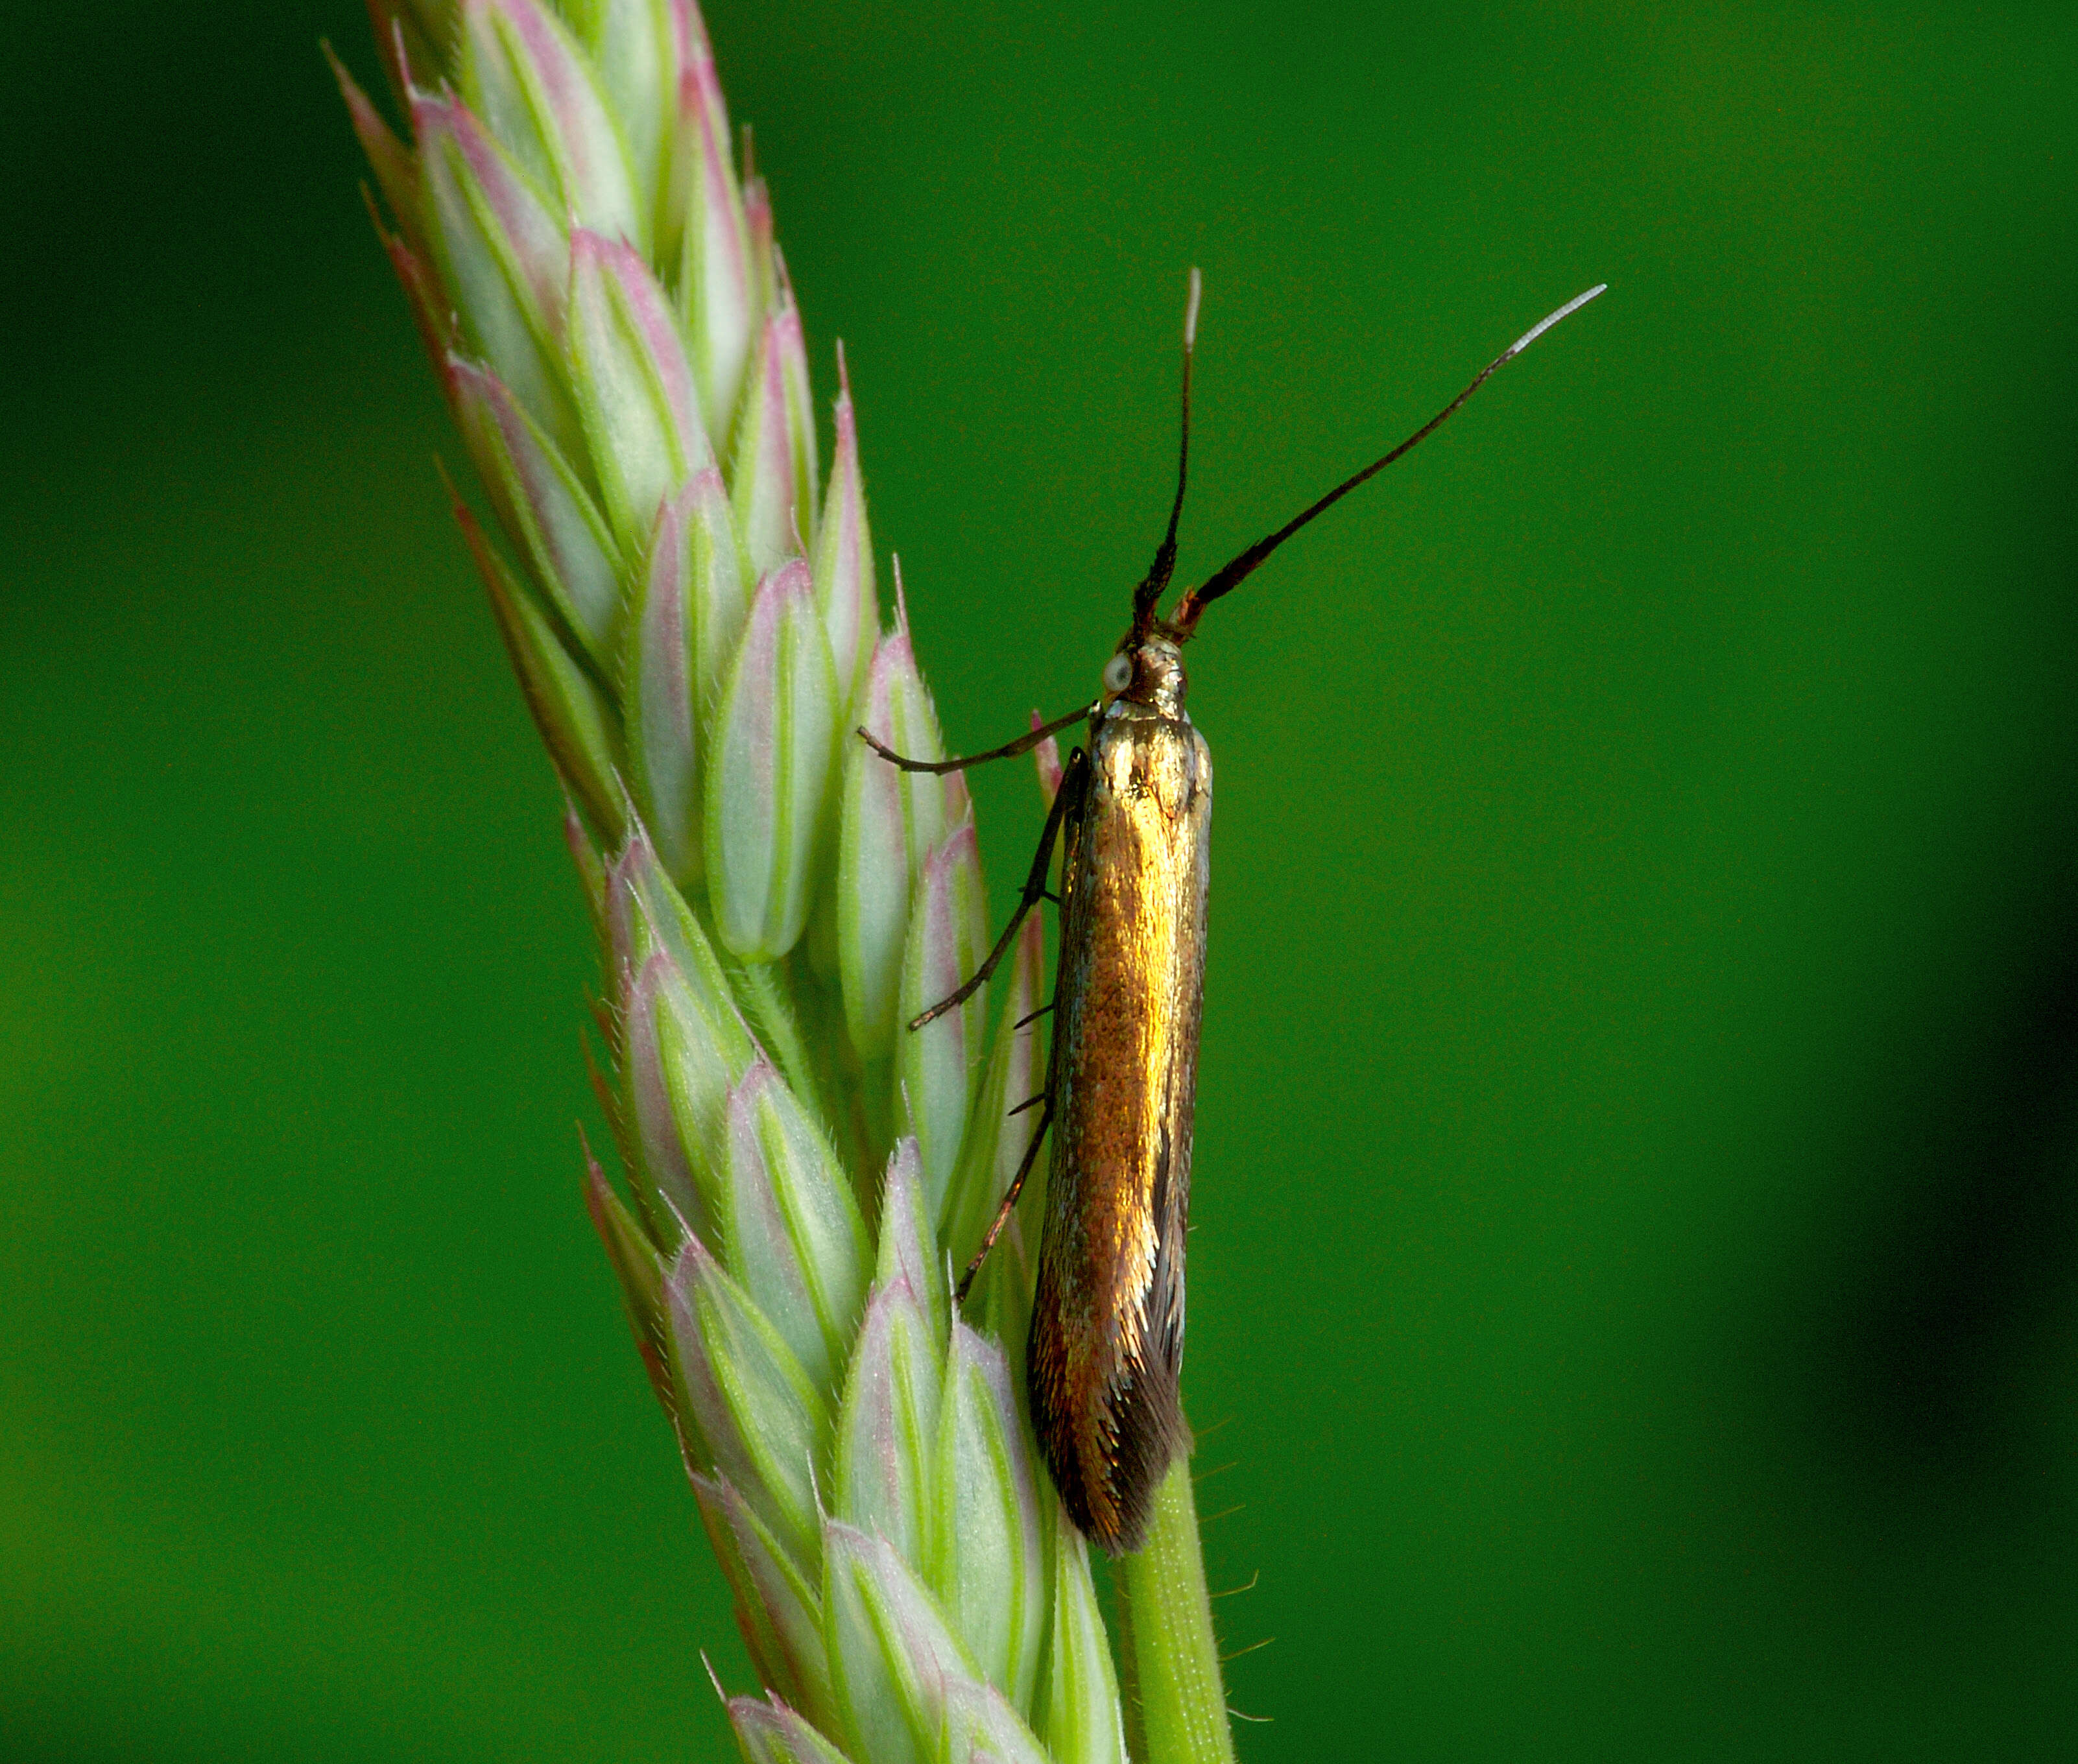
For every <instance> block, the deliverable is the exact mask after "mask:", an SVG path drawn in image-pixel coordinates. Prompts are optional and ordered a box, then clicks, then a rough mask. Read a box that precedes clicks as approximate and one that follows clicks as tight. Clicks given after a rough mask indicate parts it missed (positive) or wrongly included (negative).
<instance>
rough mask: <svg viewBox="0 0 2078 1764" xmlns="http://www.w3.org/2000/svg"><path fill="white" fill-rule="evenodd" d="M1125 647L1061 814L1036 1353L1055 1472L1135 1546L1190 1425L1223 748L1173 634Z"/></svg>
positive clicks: (1034, 1371)
mask: <svg viewBox="0 0 2078 1764" xmlns="http://www.w3.org/2000/svg"><path fill="white" fill-rule="evenodd" d="M1120 659H1125V660H1128V661H1129V662H1130V664H1131V665H1130V667H1129V669H1121V670H1119V672H1120V673H1125V674H1127V675H1129V679H1128V683H1127V685H1126V686H1125V690H1123V691H1121V692H1120V694H1118V695H1117V696H1116V697H1114V698H1111V699H1108V701H1107V702H1105V703H1104V704H1103V706H1102V707H1101V708H1100V711H1098V713H1097V715H1095V718H1094V719H1092V724H1091V732H1090V747H1089V755H1088V758H1087V761H1086V762H1085V763H1084V764H1083V765H1079V766H1078V767H1077V768H1076V778H1077V782H1076V784H1075V789H1076V791H1077V795H1076V798H1075V799H1074V801H1073V802H1072V803H1070V807H1069V809H1068V812H1067V818H1066V851H1065V853H1064V855H1063V857H1062V870H1061V960H1060V965H1059V971H1058V975H1057V977H1056V979H1055V983H1054V1040H1053V1057H1052V1060H1051V1061H1050V1063H1049V1069H1048V1074H1047V1083H1046V1094H1047V1095H1048V1097H1049V1099H1050V1107H1051V1111H1052V1113H1053V1116H1054V1156H1053V1161H1052V1165H1051V1168H1050V1171H1049V1182H1048V1186H1047V1191H1046V1226H1045V1232H1044V1233H1043V1235H1042V1236H1041V1239H1040V1251H1039V1284H1038V1291H1037V1295H1036V1297H1035V1299H1034V1303H1033V1324H1032V1337H1031V1341H1030V1343H1029V1349H1028V1354H1027V1362H1026V1365H1027V1378H1028V1380H1029V1390H1030V1394H1031V1401H1032V1413H1033V1421H1034V1425H1035V1427H1036V1428H1037V1432H1038V1434H1039V1441H1040V1445H1041V1448H1042V1449H1043V1450H1044V1452H1045V1456H1046V1461H1047V1466H1048V1468H1049V1470H1051V1471H1052V1472H1053V1475H1054V1487H1056V1488H1058V1489H1059V1490H1060V1491H1061V1495H1062V1501H1063V1502H1064V1503H1066V1507H1067V1509H1068V1512H1069V1516H1070V1517H1071V1518H1072V1519H1073V1520H1074V1522H1075V1524H1077V1525H1078V1526H1079V1527H1080V1528H1082V1530H1083V1532H1084V1533H1087V1535H1089V1536H1090V1537H1094V1538H1095V1539H1096V1540H1097V1541H1099V1542H1100V1543H1101V1544H1103V1545H1105V1546H1106V1547H1107V1548H1108V1549H1113V1550H1118V1549H1132V1548H1133V1547H1135V1546H1136V1545H1137V1543H1138V1541H1139V1540H1140V1537H1141V1534H1142V1533H1143V1532H1144V1531H1145V1527H1146V1520H1147V1507H1148V1503H1149V1501H1150V1499H1151V1498H1152V1496H1153V1495H1154V1489H1155V1487H1156V1486H1157V1484H1158V1483H1159V1482H1160V1480H1161V1476H1162V1470H1163V1469H1164V1468H1165V1467H1166V1466H1167V1464H1168V1462H1169V1461H1170V1457H1172V1456H1174V1455H1175V1453H1178V1452H1179V1451H1183V1450H1187V1449H1188V1445H1189V1440H1190V1435H1189V1432H1188V1430H1187V1428H1185V1426H1184V1424H1183V1409H1182V1407H1181V1405H1180V1403H1179V1400H1178V1393H1177V1381H1178V1379H1179V1376H1180V1375H1181V1374H1182V1371H1183V1232H1184V1226H1185V1221H1186V1219H1187V1216H1188V1213H1189V1211H1190V1199H1191V1125H1192V1121H1193V1119H1194V1116H1195V1113H1196V1108H1197V1077H1198V1017H1199V1005H1200V1000H1201V999H1202V997H1203V995H1204V972H1205V895H1206V885H1207V883H1208V881H1209V879H1210V876H1211V861H1212V753H1211V750H1210V749H1208V747H1207V746H1206V745H1205V740H1204V736H1201V735H1200V734H1199V733H1198V732H1197V731H1196V730H1195V728H1191V719H1190V718H1189V717H1188V716H1187V715H1185V713H1184V710H1183V694H1184V686H1185V682H1184V677H1183V661H1182V658H1181V657H1180V656H1179V654H1178V653H1177V648H1176V645H1175V643H1174V642H1173V641H1171V640H1169V639H1168V638H1166V637H1163V636H1156V635H1152V634H1150V636H1148V637H1147V638H1146V639H1145V640H1144V641H1143V642H1141V644H1139V645H1138V646H1137V648H1135V649H1134V650H1133V652H1131V653H1130V654H1129V655H1128V654H1127V653H1125V652H1121V656H1120ZM1116 677H1117V676H1116V675H1114V678H1116ZM1067 787H1068V779H1067V777H1066V774H1063V777H1062V789H1063V791H1064V792H1065V790H1066V788H1067Z"/></svg>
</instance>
